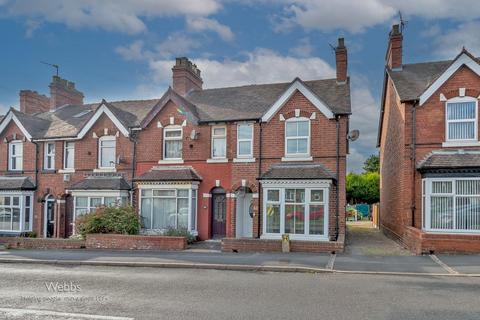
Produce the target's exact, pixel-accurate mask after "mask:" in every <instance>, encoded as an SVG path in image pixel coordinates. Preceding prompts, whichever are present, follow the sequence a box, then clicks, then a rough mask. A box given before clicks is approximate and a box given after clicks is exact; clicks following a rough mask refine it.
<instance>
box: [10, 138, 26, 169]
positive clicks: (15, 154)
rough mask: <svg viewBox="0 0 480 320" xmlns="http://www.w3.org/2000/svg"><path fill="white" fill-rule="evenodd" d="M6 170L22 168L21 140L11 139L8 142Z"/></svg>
mask: <svg viewBox="0 0 480 320" xmlns="http://www.w3.org/2000/svg"><path fill="white" fill-rule="evenodd" d="M8 170H12V171H20V170H23V142H22V141H12V142H10V143H9V144H8Z"/></svg>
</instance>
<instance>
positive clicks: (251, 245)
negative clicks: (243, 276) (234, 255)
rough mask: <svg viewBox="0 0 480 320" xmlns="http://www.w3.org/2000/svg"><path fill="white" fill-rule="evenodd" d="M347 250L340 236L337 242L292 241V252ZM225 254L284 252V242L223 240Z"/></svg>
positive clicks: (336, 251)
mask: <svg viewBox="0 0 480 320" xmlns="http://www.w3.org/2000/svg"><path fill="white" fill-rule="evenodd" d="M344 249H345V236H344V235H343V234H340V235H339V237H338V240H337V241H303V240H292V241H290V251H291V252H313V253H321V252H328V253H331V252H335V253H342V252H344ZM222 251H223V252H282V240H271V239H236V238H224V239H222Z"/></svg>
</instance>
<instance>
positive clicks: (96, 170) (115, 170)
mask: <svg viewBox="0 0 480 320" xmlns="http://www.w3.org/2000/svg"><path fill="white" fill-rule="evenodd" d="M93 172H100V173H101V172H117V169H116V168H98V169H93Z"/></svg>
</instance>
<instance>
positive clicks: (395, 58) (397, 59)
mask: <svg viewBox="0 0 480 320" xmlns="http://www.w3.org/2000/svg"><path fill="white" fill-rule="evenodd" d="M402 55H403V35H402V32H401V31H400V26H399V25H398V24H395V25H393V26H392V30H391V31H390V34H389V37H388V48H387V54H386V57H385V60H386V65H387V67H388V68H390V69H393V70H401V69H402V65H403V61H402V60H403V59H402Z"/></svg>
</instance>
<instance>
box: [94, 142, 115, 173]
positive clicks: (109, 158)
mask: <svg viewBox="0 0 480 320" xmlns="http://www.w3.org/2000/svg"><path fill="white" fill-rule="evenodd" d="M98 148H99V152H98V154H99V159H98V163H99V168H115V164H116V162H117V161H116V155H115V154H116V139H115V137H114V136H104V137H101V138H100V140H99V143H98Z"/></svg>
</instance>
